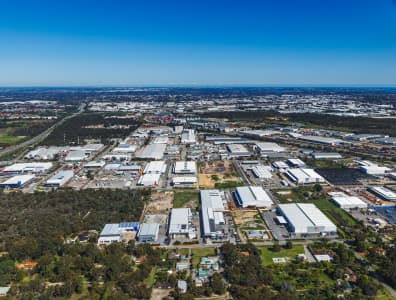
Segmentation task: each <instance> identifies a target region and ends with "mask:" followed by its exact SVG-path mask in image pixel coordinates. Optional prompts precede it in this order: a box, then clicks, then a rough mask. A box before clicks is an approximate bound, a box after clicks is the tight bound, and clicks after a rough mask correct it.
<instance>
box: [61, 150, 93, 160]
mask: <svg viewBox="0 0 396 300" xmlns="http://www.w3.org/2000/svg"><path fill="white" fill-rule="evenodd" d="M87 157H88V155H87V154H86V152H85V151H84V150H71V151H70V152H69V153H68V154H67V155H66V157H65V161H70V162H78V161H83V160H85V159H86V158H87Z"/></svg>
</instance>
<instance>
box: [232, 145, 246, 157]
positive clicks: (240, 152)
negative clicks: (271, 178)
mask: <svg viewBox="0 0 396 300" xmlns="http://www.w3.org/2000/svg"><path fill="white" fill-rule="evenodd" d="M227 151H228V156H230V157H242V156H250V155H251V154H250V152H249V150H248V149H247V148H246V147H245V146H244V145H242V144H230V145H227Z"/></svg>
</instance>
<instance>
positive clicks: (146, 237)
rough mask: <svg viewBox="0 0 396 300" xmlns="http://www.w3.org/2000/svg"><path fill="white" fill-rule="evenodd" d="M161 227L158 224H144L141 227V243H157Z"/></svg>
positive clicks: (139, 234)
mask: <svg viewBox="0 0 396 300" xmlns="http://www.w3.org/2000/svg"><path fill="white" fill-rule="evenodd" d="M159 227H160V225H159V224H158V223H143V224H141V225H140V229H139V233H138V240H139V242H156V241H157V240H158V233H159Z"/></svg>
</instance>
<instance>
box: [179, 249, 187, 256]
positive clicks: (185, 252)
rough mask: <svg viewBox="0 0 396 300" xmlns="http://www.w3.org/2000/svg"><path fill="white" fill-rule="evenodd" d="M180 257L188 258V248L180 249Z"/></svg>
mask: <svg viewBox="0 0 396 300" xmlns="http://www.w3.org/2000/svg"><path fill="white" fill-rule="evenodd" d="M179 253H180V255H184V256H188V248H181V249H179Z"/></svg>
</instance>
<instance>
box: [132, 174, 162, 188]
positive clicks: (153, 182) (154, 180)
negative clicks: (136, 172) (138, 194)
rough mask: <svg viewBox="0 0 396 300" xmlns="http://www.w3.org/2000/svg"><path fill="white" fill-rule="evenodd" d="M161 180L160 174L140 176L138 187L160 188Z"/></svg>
mask: <svg viewBox="0 0 396 300" xmlns="http://www.w3.org/2000/svg"><path fill="white" fill-rule="evenodd" d="M160 180H161V174H160V173H148V174H143V175H142V176H140V178H139V180H138V182H137V185H139V186H158V184H159V183H160Z"/></svg>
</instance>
